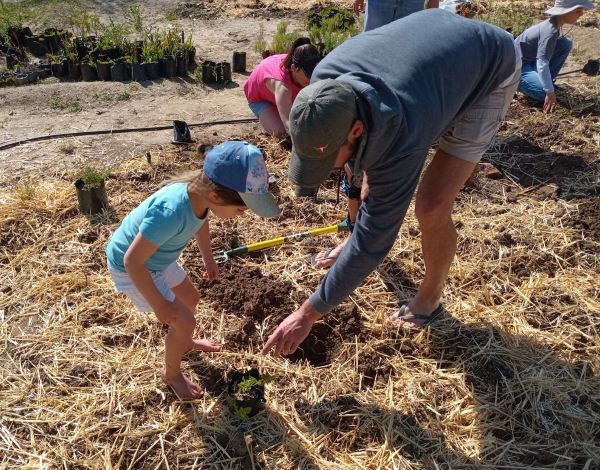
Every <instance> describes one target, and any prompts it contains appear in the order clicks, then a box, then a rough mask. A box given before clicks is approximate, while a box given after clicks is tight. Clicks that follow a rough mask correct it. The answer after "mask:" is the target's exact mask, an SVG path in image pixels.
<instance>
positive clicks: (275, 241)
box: [246, 224, 339, 252]
mask: <svg viewBox="0 0 600 470" xmlns="http://www.w3.org/2000/svg"><path fill="white" fill-rule="evenodd" d="M338 230H339V226H338V225H337V224H336V225H329V226H327V227H320V228H314V229H311V230H307V231H306V232H301V233H295V234H293V235H287V236H283V237H277V238H272V239H271V240H264V241H262V242H255V243H250V244H249V245H246V248H247V249H248V252H251V251H258V250H264V249H265V248H271V247H274V246H278V245H283V244H284V243H285V242H290V241H296V240H301V239H303V238H307V237H316V236H319V235H324V234H326V233H336V232H337V231H338Z"/></svg>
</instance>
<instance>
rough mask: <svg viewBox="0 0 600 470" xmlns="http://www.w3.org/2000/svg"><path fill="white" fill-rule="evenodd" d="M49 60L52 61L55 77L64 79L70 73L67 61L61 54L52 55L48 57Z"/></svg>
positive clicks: (51, 65) (51, 66) (51, 68)
mask: <svg viewBox="0 0 600 470" xmlns="http://www.w3.org/2000/svg"><path fill="white" fill-rule="evenodd" d="M48 60H49V61H50V70H52V75H54V76H55V77H58V78H60V77H64V76H66V75H67V74H68V73H69V66H68V64H67V59H66V58H65V57H64V56H62V55H60V54H50V56H48Z"/></svg>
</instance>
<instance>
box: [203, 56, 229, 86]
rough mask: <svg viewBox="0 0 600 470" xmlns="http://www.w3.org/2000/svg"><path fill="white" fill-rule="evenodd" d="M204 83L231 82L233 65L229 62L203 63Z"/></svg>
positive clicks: (207, 61) (209, 61)
mask: <svg viewBox="0 0 600 470" xmlns="http://www.w3.org/2000/svg"><path fill="white" fill-rule="evenodd" d="M202 81H203V82H204V83H220V84H225V83H229V82H231V64H230V63H229V62H218V63H217V62H213V61H211V60H205V61H204V62H202Z"/></svg>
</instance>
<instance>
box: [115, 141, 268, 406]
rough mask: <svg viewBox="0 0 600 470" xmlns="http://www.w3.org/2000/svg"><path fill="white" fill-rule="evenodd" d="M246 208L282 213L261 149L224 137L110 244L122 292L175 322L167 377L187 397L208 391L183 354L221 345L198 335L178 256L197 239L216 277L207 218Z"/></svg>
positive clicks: (194, 301) (192, 290)
mask: <svg viewBox="0 0 600 470" xmlns="http://www.w3.org/2000/svg"><path fill="white" fill-rule="evenodd" d="M247 208H249V209H250V210H252V211H253V212H255V213H256V214H258V215H260V216H263V217H275V216H276V215H278V214H279V208H278V206H277V204H276V202H275V199H274V198H273V196H272V195H271V193H269V191H268V173H267V169H266V167H265V163H264V159H263V156H262V153H261V152H260V150H259V149H258V148H256V147H255V146H253V145H249V144H247V143H246V142H240V141H228V142H224V143H223V144H221V145H218V146H217V147H214V148H213V149H211V150H210V151H209V152H208V153H207V155H206V159H205V161H204V167H203V169H202V170H200V171H196V172H192V173H190V174H188V175H185V176H183V177H181V178H179V179H175V180H171V181H170V182H169V184H167V185H166V186H164V187H163V188H161V189H159V190H158V191H157V192H156V193H154V194H153V195H151V196H150V197H149V198H147V199H146V200H145V201H143V202H142V203H141V204H140V205H139V206H138V207H137V208H135V209H134V210H133V211H132V212H131V213H130V214H129V215H128V216H127V217H125V219H123V222H122V223H121V226H120V227H119V228H118V229H117V230H116V231H115V233H114V234H113V235H112V236H111V238H110V240H109V242H108V246H107V247H106V256H107V261H108V271H109V273H110V276H111V278H112V280H113V281H114V283H115V289H116V291H117V292H123V293H125V294H126V295H127V297H129V299H130V300H131V301H132V302H133V304H134V305H135V306H136V307H137V308H138V310H140V311H142V312H154V313H155V314H156V317H157V318H158V320H159V321H160V322H161V323H163V324H165V325H168V326H169V332H168V333H167V337H166V339H165V368H164V369H163V370H162V372H161V377H162V379H163V380H164V381H165V382H166V383H167V384H168V385H169V386H171V388H173V390H174V391H175V393H176V394H177V395H178V396H179V398H181V399H184V400H186V399H193V398H197V397H199V396H200V395H201V394H202V389H201V387H200V385H199V384H196V383H194V382H192V381H191V380H190V379H188V378H187V377H185V376H184V375H183V373H182V371H181V359H182V357H183V355H184V354H186V353H188V352H189V351H207V352H214V351H218V350H219V349H220V347H219V345H218V344H217V343H215V342H213V341H210V340H206V339H197V338H194V337H193V334H194V330H195V328H196V319H195V318H194V313H195V311H196V306H197V305H198V301H199V299H200V294H199V293H198V290H197V289H196V287H194V285H193V284H192V281H191V280H190V278H189V276H188V275H187V274H186V272H185V271H184V269H183V268H182V267H181V266H180V265H179V263H178V262H177V259H178V258H179V255H180V254H181V252H182V251H183V249H184V248H185V247H186V246H187V244H188V243H189V242H190V240H191V239H192V238H195V239H196V241H197V242H198V246H199V247H200V253H201V255H202V259H203V261H204V265H205V267H206V274H207V276H208V279H210V280H212V279H216V278H217V277H218V276H219V269H218V267H217V265H216V263H215V260H214V259H213V256H212V252H211V248H210V232H209V227H208V215H209V213H211V212H212V213H213V214H214V215H215V216H217V217H219V218H222V219H230V218H234V217H238V216H241V215H242V214H243V213H244V212H245V211H246V209H247Z"/></svg>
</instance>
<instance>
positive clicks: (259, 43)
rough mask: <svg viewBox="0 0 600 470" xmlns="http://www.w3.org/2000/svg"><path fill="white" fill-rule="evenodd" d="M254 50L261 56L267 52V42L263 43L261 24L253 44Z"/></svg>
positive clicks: (263, 32)
mask: <svg viewBox="0 0 600 470" xmlns="http://www.w3.org/2000/svg"><path fill="white" fill-rule="evenodd" d="M254 50H255V51H256V52H258V53H259V54H262V53H263V52H264V51H266V50H267V41H265V27H264V26H263V24H262V23H261V24H260V25H259V27H258V37H257V38H256V42H255V43H254Z"/></svg>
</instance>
